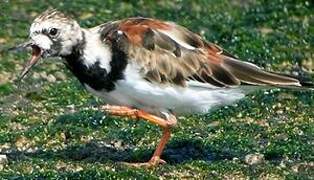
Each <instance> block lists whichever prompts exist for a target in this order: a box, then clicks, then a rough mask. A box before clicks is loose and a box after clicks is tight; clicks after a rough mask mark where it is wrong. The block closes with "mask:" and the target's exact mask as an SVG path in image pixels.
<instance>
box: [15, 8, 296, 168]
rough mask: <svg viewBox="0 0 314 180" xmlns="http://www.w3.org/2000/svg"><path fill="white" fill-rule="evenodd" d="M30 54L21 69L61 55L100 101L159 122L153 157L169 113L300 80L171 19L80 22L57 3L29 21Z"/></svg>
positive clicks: (171, 118)
mask: <svg viewBox="0 0 314 180" xmlns="http://www.w3.org/2000/svg"><path fill="white" fill-rule="evenodd" d="M26 47H31V49H32V57H31V59H30V60H29V61H28V62H27V63H26V65H25V67H24V70H23V72H22V74H21V77H24V76H25V75H26V74H27V72H29V70H30V69H31V67H33V66H34V65H35V64H36V63H37V62H38V61H39V60H40V59H42V58H46V57H61V58H62V59H63V60H64V63H65V65H66V67H67V68H68V69H69V70H70V71H71V72H72V73H73V74H74V76H76V77H77V78H78V80H79V81H80V82H81V84H82V85H83V86H84V87H85V88H86V89H87V90H88V91H90V92H91V93H93V94H95V95H96V96H99V97H101V98H102V99H104V101H105V102H106V103H107V105H104V106H102V107H101V109H103V110H105V111H107V112H109V113H111V114H113V115H116V116H127V117H130V118H140V119H144V120H147V121H148V122H151V123H154V124H156V125H158V126H160V127H161V128H162V130H163V135H162V138H161V141H160V142H159V144H158V146H157V148H156V150H155V152H154V154H153V156H152V158H151V159H150V160H149V161H148V162H147V163H138V164H137V165H138V166H142V165H145V166H154V165H158V164H160V163H164V162H165V161H163V160H162V159H160V156H161V153H162V151H163V149H164V147H165V145H166V143H167V141H168V140H169V138H170V135H171V127H173V126H175V125H176V122H177V120H176V117H175V116H176V115H180V114H191V113H205V112H208V110H209V109H211V108H213V107H216V106H220V105H226V104H230V103H232V102H234V101H237V100H239V99H241V98H243V97H244V96H245V95H246V94H247V93H248V92H251V90H254V89H256V88H257V87H260V86H268V87H269V86H301V85H300V82H299V81H298V80H297V79H294V78H291V77H286V76H282V75H278V74H275V73H270V72H266V71H264V70H262V69H261V68H259V67H257V66H256V65H254V64H251V63H248V62H243V61H240V60H239V59H237V58H236V57H234V56H232V55H231V54H229V53H228V52H226V51H225V50H223V49H222V48H221V47H219V46H217V45H216V44H213V43H210V42H207V41H206V40H204V39H203V38H201V37H200V36H199V35H197V34H195V33H193V32H191V31H189V30H188V29H186V28H184V27H182V26H180V25H177V24H175V23H173V22H166V21H161V20H157V19H150V18H143V17H135V18H127V19H123V20H117V21H111V22H107V23H104V24H101V25H99V26H96V27H93V28H82V27H80V25H79V24H78V23H77V21H75V20H74V19H72V18H70V17H68V16H66V15H64V14H63V13H61V12H59V11H57V10H47V11H45V12H43V13H42V14H40V15H39V16H38V17H37V18H36V19H35V20H34V21H33V23H32V25H31V27H30V40H29V41H28V42H26V43H23V44H21V45H19V46H17V48H26Z"/></svg>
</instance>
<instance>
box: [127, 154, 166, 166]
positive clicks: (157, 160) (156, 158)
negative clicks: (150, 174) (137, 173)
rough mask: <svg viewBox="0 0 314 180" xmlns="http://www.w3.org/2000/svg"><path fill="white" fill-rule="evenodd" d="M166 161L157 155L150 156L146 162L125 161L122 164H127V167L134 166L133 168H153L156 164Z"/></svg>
mask: <svg viewBox="0 0 314 180" xmlns="http://www.w3.org/2000/svg"><path fill="white" fill-rule="evenodd" d="M166 163H167V162H166V161H165V160H163V159H160V157H159V156H154V157H152V158H151V159H150V160H149V161H148V162H144V163H127V162H123V163H122V164H124V165H126V166H129V167H135V168H154V167H157V166H158V165H163V164H166Z"/></svg>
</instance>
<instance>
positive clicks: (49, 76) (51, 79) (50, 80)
mask: <svg viewBox="0 0 314 180" xmlns="http://www.w3.org/2000/svg"><path fill="white" fill-rule="evenodd" d="M46 79H47V81H49V82H51V83H53V82H56V77H54V76H53V75H52V74H49V75H48V76H47V78H46Z"/></svg>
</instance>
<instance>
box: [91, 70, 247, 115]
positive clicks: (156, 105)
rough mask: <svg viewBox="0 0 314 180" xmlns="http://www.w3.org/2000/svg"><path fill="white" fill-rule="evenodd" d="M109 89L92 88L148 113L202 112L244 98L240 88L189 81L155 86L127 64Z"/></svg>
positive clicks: (106, 97)
mask: <svg viewBox="0 0 314 180" xmlns="http://www.w3.org/2000/svg"><path fill="white" fill-rule="evenodd" d="M115 85H116V86H115V90H113V91H111V92H105V91H95V90H93V89H91V88H90V87H88V86H87V89H88V90H89V91H91V92H92V93H93V94H95V95H97V96H100V97H102V98H103V99H104V100H105V101H106V103H108V104H113V105H124V106H131V107H136V108H139V109H143V110H145V111H148V112H152V113H156V112H167V111H168V110H171V111H173V112H175V113H177V114H191V113H205V112H208V110H209V109H211V108H213V107H217V106H221V105H226V104H230V103H232V102H234V101H236V100H239V99H241V98H243V97H244V95H245V94H244V92H243V91H242V90H241V89H240V88H217V87H214V86H211V85H208V84H203V83H198V82H193V81H191V82H188V86H187V87H179V86H169V85H161V86H160V85H158V84H154V83H150V82H148V81H146V80H144V79H143V78H142V77H141V76H140V75H139V73H137V71H135V69H132V68H131V66H128V67H127V69H126V74H125V79H123V80H119V81H117V82H116V84H115Z"/></svg>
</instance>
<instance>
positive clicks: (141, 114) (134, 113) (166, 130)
mask: <svg viewBox="0 0 314 180" xmlns="http://www.w3.org/2000/svg"><path fill="white" fill-rule="evenodd" d="M101 109H103V110H105V111H106V112H108V113H110V114H112V115H114V116H126V117H129V118H133V119H138V118H142V119H145V120H147V121H148V122H151V123H153V124H157V125H159V126H160V127H161V128H162V129H163V134H162V137H161V140H160V142H159V144H158V146H157V148H156V150H155V152H154V154H153V156H152V157H151V159H150V160H149V161H148V162H146V163H134V164H129V165H132V166H135V167H142V166H144V167H152V166H156V165H158V164H164V163H166V162H165V161H164V160H162V159H160V156H161V153H162V152H163V150H164V148H165V146H166V144H167V142H168V141H169V139H170V137H171V131H170V128H171V127H173V126H175V125H176V123H177V120H176V118H175V116H173V115H170V116H169V118H168V120H165V119H163V118H160V117H158V116H155V115H152V114H149V113H146V112H145V111H142V110H138V109H132V108H129V107H125V106H110V105H106V106H102V107H101Z"/></svg>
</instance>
